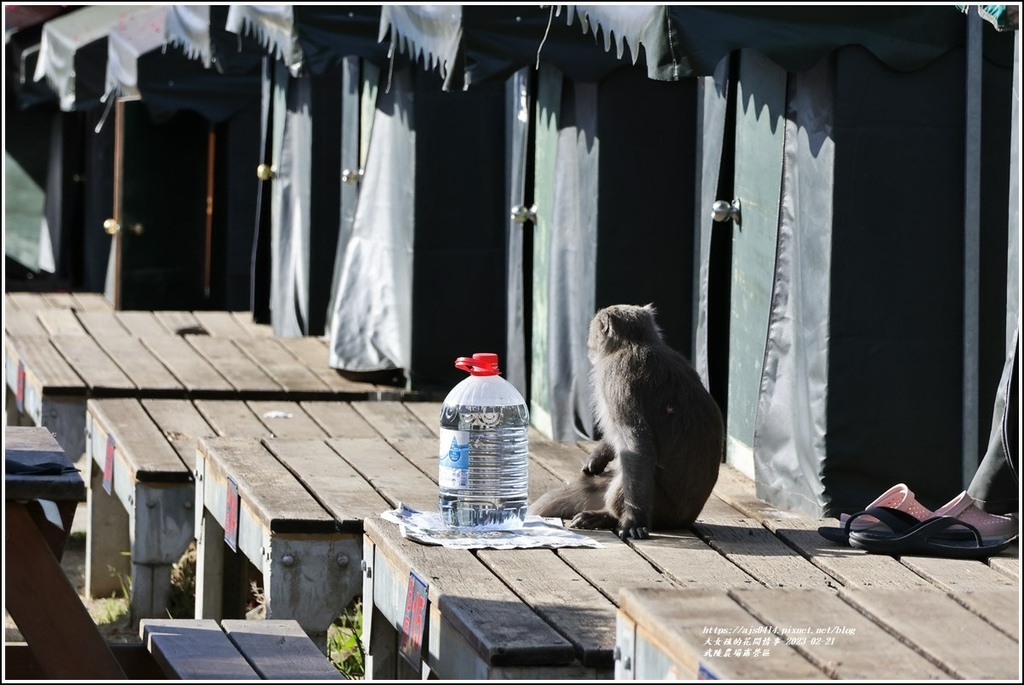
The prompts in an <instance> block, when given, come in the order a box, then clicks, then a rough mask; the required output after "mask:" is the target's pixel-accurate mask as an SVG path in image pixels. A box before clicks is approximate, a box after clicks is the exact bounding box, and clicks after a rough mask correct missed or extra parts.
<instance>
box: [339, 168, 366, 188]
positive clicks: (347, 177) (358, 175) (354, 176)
mask: <svg viewBox="0 0 1024 685" xmlns="http://www.w3.org/2000/svg"><path fill="white" fill-rule="evenodd" d="M362 180H363V170H362V169H342V170H341V182H342V183H348V184H350V185H355V184H356V183H359V182H360V181H362Z"/></svg>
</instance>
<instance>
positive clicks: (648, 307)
mask: <svg viewBox="0 0 1024 685" xmlns="http://www.w3.org/2000/svg"><path fill="white" fill-rule="evenodd" d="M643 308H644V309H646V310H647V311H649V312H650V313H651V314H652V315H653V314H657V313H658V310H657V308H656V307H655V306H654V303H653V302H648V303H647V304H645V305H644V307H643Z"/></svg>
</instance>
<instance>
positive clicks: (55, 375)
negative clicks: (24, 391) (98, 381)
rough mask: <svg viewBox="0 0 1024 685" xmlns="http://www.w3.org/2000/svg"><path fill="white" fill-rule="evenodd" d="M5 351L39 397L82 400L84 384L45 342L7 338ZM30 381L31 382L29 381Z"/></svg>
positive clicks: (84, 390)
mask: <svg viewBox="0 0 1024 685" xmlns="http://www.w3.org/2000/svg"><path fill="white" fill-rule="evenodd" d="M5 349H7V350H8V353H9V354H10V355H11V356H12V357H13V359H14V366H15V368H17V365H18V363H19V362H20V363H21V365H22V366H23V368H24V370H25V377H26V378H25V382H26V383H28V382H30V381H31V382H33V383H34V384H35V385H36V386H38V388H39V391H40V393H41V394H43V395H47V394H58V395H64V396H75V397H78V396H84V395H85V394H86V383H85V381H83V380H82V379H81V378H80V377H79V375H78V374H77V373H75V370H74V369H72V368H71V365H70V364H69V363H68V362H67V360H66V359H64V357H63V356H62V355H61V354H60V352H58V351H57V349H56V348H54V347H53V345H51V344H50V341H49V340H48V339H47V338H32V337H21V336H17V337H15V336H8V338H7V340H6V341H5ZM30 377H31V378H30Z"/></svg>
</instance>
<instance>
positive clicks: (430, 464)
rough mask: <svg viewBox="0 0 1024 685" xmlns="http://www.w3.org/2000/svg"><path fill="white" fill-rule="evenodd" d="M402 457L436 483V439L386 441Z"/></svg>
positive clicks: (437, 448)
mask: <svg viewBox="0 0 1024 685" xmlns="http://www.w3.org/2000/svg"><path fill="white" fill-rule="evenodd" d="M388 442H389V443H390V444H391V446H392V447H394V448H395V449H396V450H398V451H399V453H401V455H402V456H403V457H405V458H406V459H408V460H409V462H410V463H411V464H412V465H414V466H415V467H416V468H418V469H419V470H420V471H422V472H423V475H425V476H426V477H427V478H429V479H430V480H432V481H433V482H434V483H437V475H438V470H437V468H438V451H439V449H440V445H439V444H438V440H437V438H402V439H399V440H389V441H388Z"/></svg>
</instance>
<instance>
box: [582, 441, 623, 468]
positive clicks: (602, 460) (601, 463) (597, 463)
mask: <svg viewBox="0 0 1024 685" xmlns="http://www.w3.org/2000/svg"><path fill="white" fill-rule="evenodd" d="M614 458H615V450H614V449H612V446H611V445H609V444H608V443H607V442H605V441H604V440H602V441H601V442H599V443H598V444H597V447H595V448H594V451H593V452H591V454H590V456H589V457H588V458H587V461H586V463H585V464H583V473H585V474H587V475H588V476H597V475H600V474H602V473H604V469H605V467H606V466H608V462H610V461H611V460H612V459H614Z"/></svg>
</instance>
